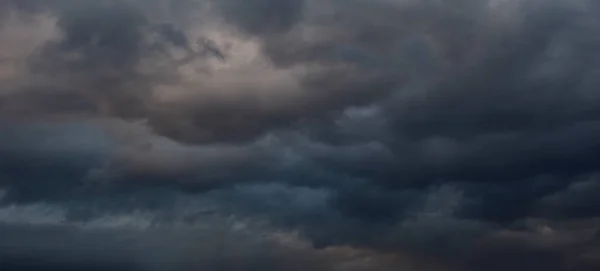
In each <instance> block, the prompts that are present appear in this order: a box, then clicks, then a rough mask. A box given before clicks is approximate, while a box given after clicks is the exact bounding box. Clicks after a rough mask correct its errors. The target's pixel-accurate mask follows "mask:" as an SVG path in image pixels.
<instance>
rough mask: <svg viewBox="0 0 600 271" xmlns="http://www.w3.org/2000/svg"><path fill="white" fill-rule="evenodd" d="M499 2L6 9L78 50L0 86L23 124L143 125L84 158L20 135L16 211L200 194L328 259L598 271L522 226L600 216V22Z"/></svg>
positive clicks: (15, 147) (45, 58) (50, 55)
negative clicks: (371, 255) (33, 205)
mask: <svg viewBox="0 0 600 271" xmlns="http://www.w3.org/2000/svg"><path fill="white" fill-rule="evenodd" d="M209 2H210V3H209ZM501 2H502V3H500V1H495V2H494V3H491V2H487V1H467V0H465V1H458V2H456V1H455V2H452V3H449V2H448V3H441V2H439V1H384V0H380V1H358V0H357V1H291V0H288V1H235V0H224V1H208V2H204V1H192V0H185V1H159V0H156V1H152V2H151V3H150V2H149V3H150V4H148V5H144V4H143V3H141V2H140V1H115V2H111V3H108V2H102V3H96V2H94V3H92V2H91V1H89V2H84V3H83V4H81V3H80V4H79V5H76V6H73V5H71V4H73V2H69V1H60V3H59V2H58V1H57V2H44V3H43V4H42V3H41V2H29V1H26V2H23V4H19V5H21V6H18V7H17V6H16V5H17V4H16V3H17V2H7V3H9V4H10V6H11V8H13V9H18V10H19V11H20V12H23V13H27V14H29V13H31V14H50V15H44V16H56V18H57V19H58V25H57V27H58V30H60V32H61V33H60V35H58V36H53V37H52V38H51V39H49V40H48V41H45V42H43V44H42V45H40V47H39V48H38V50H36V51H35V52H34V53H32V54H31V55H28V56H27V57H26V58H25V60H26V61H25V63H27V65H26V67H25V68H23V69H16V68H15V69H12V68H10V69H6V70H7V71H8V72H6V74H17V75H18V76H12V77H10V76H9V77H6V78H10V79H5V77H0V80H3V81H2V82H7V83H6V86H7V87H6V91H5V90H2V92H0V114H1V115H2V117H3V118H5V119H10V120H12V121H17V122H18V121H20V120H22V118H21V117H23V116H27V117H33V118H36V117H38V118H42V117H43V116H47V115H54V114H59V115H60V116H63V115H71V116H72V115H75V116H76V117H80V118H86V117H87V116H94V117H97V116H101V117H113V118H119V119H124V120H126V121H128V120H132V119H134V120H144V124H143V125H142V126H144V128H143V129H142V130H143V131H142V132H140V133H141V134H142V135H140V134H136V133H138V131H134V132H132V133H133V134H134V135H132V136H131V138H129V139H123V138H124V137H128V136H129V135H123V134H120V133H124V134H127V133H129V131H128V129H134V130H135V129H138V128H139V127H138V128H131V126H128V125H124V126H126V127H117V128H115V129H114V130H112V132H114V133H115V134H116V135H115V134H113V135H112V138H111V140H116V141H117V142H118V143H115V144H116V147H115V146H112V147H107V146H102V147H98V148H94V147H90V146H93V145H95V144H96V143H97V142H96V143H93V142H84V143H81V145H82V146H83V148H81V149H78V148H79V147H81V146H78V147H73V145H72V143H73V142H76V140H75V137H76V136H75V135H78V134H79V133H82V132H81V131H80V130H77V131H75V130H70V129H69V128H66V127H63V126H55V128H56V129H58V130H63V131H65V132H64V133H58V134H57V135H54V134H53V132H50V131H48V130H44V129H42V130H33V131H25V132H22V131H21V130H20V129H17V128H15V127H12V126H5V127H2V128H3V133H2V135H1V136H0V143H1V144H0V147H1V149H0V159H1V161H0V169H1V171H2V174H4V175H5V176H9V177H10V178H5V179H2V185H4V186H7V189H8V190H7V191H8V193H7V195H6V197H5V198H4V202H3V204H12V203H18V204H22V203H23V202H36V201H48V202H53V203H56V204H66V203H65V202H69V200H73V201H75V202H78V204H79V206H81V208H80V209H79V211H78V212H80V213H79V215H80V216H82V217H85V216H86V215H87V216H89V214H88V213H89V212H90V209H93V208H92V207H90V206H89V205H87V203H89V201H92V202H95V203H96V204H99V205H102V206H103V208H108V209H111V210H121V211H123V210H125V209H128V210H129V209H135V208H136V207H139V206H154V208H155V209H160V208H167V209H168V210H167V211H165V212H166V213H167V214H168V213H170V212H176V209H177V208H179V207H173V208H171V209H169V207H172V204H173V203H172V201H173V197H174V196H173V193H175V194H177V195H178V196H180V195H179V194H178V193H180V192H186V193H188V195H189V196H192V197H205V198H210V199H211V200H214V201H216V202H219V205H220V206H221V205H222V206H224V207H223V208H225V209H226V210H227V212H229V213H230V214H232V215H246V216H249V217H260V218H264V219H266V220H269V221H271V222H272V223H273V224H274V225H276V226H277V227H280V228H283V229H287V230H298V231H299V232H300V233H301V234H302V235H303V236H305V237H306V238H308V239H309V240H310V241H311V242H312V244H311V245H312V246H314V247H317V248H319V249H323V250H327V248H328V247H335V246H353V247H356V248H360V249H376V250H381V251H385V252H399V251H402V252H406V253H409V254H410V253H412V254H411V257H414V258H418V257H425V258H427V257H431V258H432V259H435V260H434V261H441V262H444V263H448V264H450V263H452V265H454V264H456V265H458V266H460V267H461V268H458V270H496V269H498V268H506V269H517V268H527V267H529V268H532V269H540V268H547V269H548V270H569V268H570V269H571V270H587V269H586V268H591V267H593V266H594V264H595V262H594V261H595V259H596V258H594V257H595V256H594V255H595V254H594V251H595V249H597V244H595V243H594V242H592V241H589V240H580V239H577V240H575V241H572V242H567V243H561V242H557V243H556V242H555V240H556V239H555V237H556V236H561V237H560V238H558V239H560V240H563V239H561V238H563V237H562V236H563V234H564V235H565V236H567V237H564V238H566V239H568V240H571V239H569V238H570V237H569V236H570V233H569V231H568V230H564V229H561V231H559V232H558V233H556V232H553V233H552V234H554V235H552V234H550V235H548V234H547V233H544V232H542V233H539V232H535V233H531V230H529V229H523V228H522V225H520V224H519V223H520V222H521V221H522V220H524V219H527V218H530V217H536V218H538V219H544V220H547V222H548V223H550V222H549V221H551V220H558V221H560V222H564V223H567V222H572V221H576V220H578V219H592V218H594V217H597V216H599V215H600V213H599V209H598V202H597V201H596V200H594V196H595V195H596V194H597V184H596V181H595V180H594V179H588V178H589V176H593V175H594V174H597V172H598V168H597V165H596V162H595V161H596V159H595V157H597V156H598V154H599V149H598V146H599V144H598V138H600V134H599V131H600V130H599V127H600V126H599V125H598V122H597V119H598V116H599V115H598V110H597V108H598V105H599V104H598V102H599V100H598V97H599V96H598V95H597V91H596V90H595V85H596V83H597V82H596V78H597V72H598V71H597V70H598V67H597V66H598V49H597V47H598V45H600V44H599V43H598V39H597V38H596V37H597V36H598V35H597V34H598V32H599V30H600V28H598V26H599V25H600V24H598V22H597V20H596V19H595V17H597V16H595V15H596V13H597V11H598V9H597V6H596V4H595V3H593V2H592V1H585V0H581V1H575V2H567V1H535V0H529V1H501ZM204 4H206V5H207V6H208V9H206V8H207V7H205V6H203V5H204ZM488 4H489V5H488ZM23 5H24V6H23ZM210 5H214V6H213V7H211V6H210ZM158 6H161V7H168V8H165V10H166V11H164V12H162V11H161V10H158V8H157V7H158ZM211 8H216V9H211ZM42 11H43V12H42ZM194 16H196V17H202V18H201V19H196V21H194V19H193V18H196V17H194ZM179 17H182V18H185V20H184V19H181V18H179ZM165 18H166V19H165ZM183 21H185V22H183ZM19 22H21V21H19ZM23 22H24V21H23ZM223 22H224V23H225V24H222V23H223ZM117 29H118V31H117ZM9 34H10V35H8V34H7V36H9V37H16V36H14V33H9ZM11 35H13V36H11ZM3 37H4V36H3ZM0 43H2V41H0ZM19 57H20V56H19ZM17 58H18V57H17ZM11 59H12V58H11ZM6 63H8V62H6ZM3 65H5V63H4V62H2V63H0V67H2V68H4V67H5V66H3ZM6 67H8V66H6ZM11 67H12V66H11ZM0 72H1V73H0V75H2V76H3V75H4V74H5V72H4V70H0ZM15 82H16V83H15ZM9 83H10V84H9ZM50 125H54V124H50ZM134 126H135V125H134ZM4 131H8V132H6V133H5V132H4ZM11 133H12V134H11ZM153 133H154V134H153ZM33 134H35V135H36V136H35V137H33V139H28V138H27V136H30V135H33ZM99 134H100V133H99ZM72 136H73V137H72ZM79 136H84V135H79ZM23 138H24V139H23ZM39 138H46V139H47V140H48V142H50V143H47V145H45V144H42V143H43V142H42V141H40V142H38V141H39V140H40V139H39ZM53 139H57V140H56V141H54V140H53ZM119 140H123V142H121V141H119ZM113 143H114V142H113ZM38 144H39V145H38ZM100 145H102V144H100ZM71 148H75V150H73V149H71ZM99 149H102V150H99ZM108 149H110V151H107V150H108ZM59 180H60V181H59ZM154 189H157V190H154ZM173 191H176V192H173ZM200 192H202V193H200ZM136 195H137V196H138V197H136ZM111 197H115V198H111ZM116 198H119V199H120V200H123V202H121V201H120V200H116ZM111 199H115V202H118V203H113V204H112V205H111V204H107V203H106V202H109V201H111ZM98 202H101V203H98ZM125 202H127V203H125ZM75 205H77V204H75ZM140 208H141V207H140ZM100 209H102V208H100ZM75 216H77V215H75ZM596 223H597V222H596V221H592V222H589V228H594V227H597V224H596ZM34 231H37V230H34ZM496 232H501V233H505V232H509V233H510V234H508V235H509V236H507V235H503V234H500V235H499V236H494V233H496ZM565 232H566V233H565ZM149 235H153V234H151V233H149ZM555 235H556V236H555ZM490 236H491V237H490ZM532 236H533V237H532ZM82 238H83V237H82ZM85 238H88V237H85ZM85 238H84V239H85ZM90 238H91V237H90ZM486 238H489V239H486ZM482 240H483V241H482ZM94 242H95V241H94ZM98 242H100V241H98ZM478 242H480V243H478ZM547 242H550V243H552V242H555V243H552V245H551V246H547ZM100 243H102V242H100ZM540 244H541V245H540ZM146 245H147V244H146V243H144V244H142V245H141V246H142V247H143V246H146ZM478 245H480V246H481V248H482V249H481V250H480V251H477V249H478V248H479V247H478ZM472 250H475V251H474V252H472ZM244 253H245V252H244ZM469 253H472V254H473V255H470V254H469ZM90 254H91V255H92V256H90V257H92V258H93V257H94V256H95V255H94V253H90ZM590 255H591V256H590ZM34 256H35V257H38V256H39V255H34ZM550 256H551V257H552V258H551V260H545V259H546V258H547V257H550ZM469 257H472V258H473V259H470V258H469ZM259 258H260V257H259ZM489 263H492V264H489ZM588 266H591V267H588ZM495 268H496V269H495ZM517 270H518V269H517Z"/></svg>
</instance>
